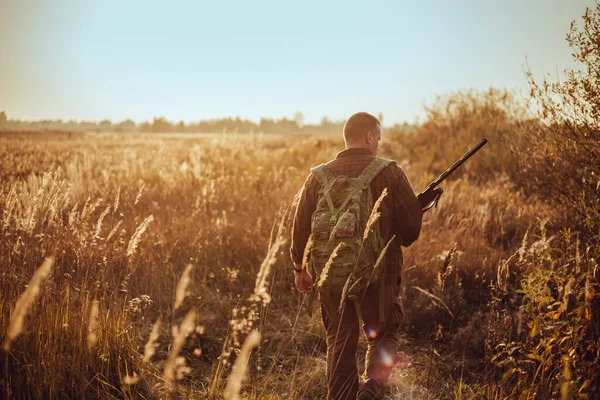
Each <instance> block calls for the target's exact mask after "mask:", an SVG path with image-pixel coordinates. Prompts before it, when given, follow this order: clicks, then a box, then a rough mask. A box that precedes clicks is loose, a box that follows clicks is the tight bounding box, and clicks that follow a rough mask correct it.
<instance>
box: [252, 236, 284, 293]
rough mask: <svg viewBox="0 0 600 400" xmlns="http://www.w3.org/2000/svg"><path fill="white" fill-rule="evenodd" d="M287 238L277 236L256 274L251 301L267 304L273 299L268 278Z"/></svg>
mask: <svg viewBox="0 0 600 400" xmlns="http://www.w3.org/2000/svg"><path fill="white" fill-rule="evenodd" d="M285 242H286V241H285V239H283V238H282V237H277V238H276V239H275V242H274V243H273V245H272V246H271V247H270V248H269V251H268V252H267V256H266V257H265V259H264V260H263V262H262V264H261V265H260V269H259V270H258V273H257V274H256V282H255V283H254V293H253V294H252V296H250V301H255V302H263V304H267V303H269V302H270V301H271V295H270V294H269V293H268V291H267V287H268V284H269V281H268V278H269V275H270V273H271V268H272V267H273V265H275V262H276V261H277V253H278V252H279V249H280V248H281V247H282V246H283V245H284V244H285Z"/></svg>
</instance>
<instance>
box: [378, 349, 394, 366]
mask: <svg viewBox="0 0 600 400" xmlns="http://www.w3.org/2000/svg"><path fill="white" fill-rule="evenodd" d="M380 356H381V362H382V363H383V364H385V365H386V366H388V367H391V366H392V365H394V356H393V355H392V354H391V353H390V352H389V351H387V350H386V349H381V350H380Z"/></svg>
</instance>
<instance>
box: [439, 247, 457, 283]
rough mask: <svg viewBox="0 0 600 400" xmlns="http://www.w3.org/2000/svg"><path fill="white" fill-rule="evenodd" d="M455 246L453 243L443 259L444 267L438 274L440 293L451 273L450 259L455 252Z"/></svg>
mask: <svg viewBox="0 0 600 400" xmlns="http://www.w3.org/2000/svg"><path fill="white" fill-rule="evenodd" d="M456 245H457V243H454V246H452V248H451V249H450V251H449V252H448V255H447V256H446V258H445V259H444V265H443V266H442V271H441V272H440V291H441V292H443V291H444V288H445V287H446V280H447V279H448V277H449V276H450V274H451V273H452V265H451V263H452V257H454V253H455V252H456Z"/></svg>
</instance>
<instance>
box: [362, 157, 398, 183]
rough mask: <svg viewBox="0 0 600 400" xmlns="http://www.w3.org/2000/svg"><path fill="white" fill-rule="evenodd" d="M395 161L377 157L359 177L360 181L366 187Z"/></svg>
mask: <svg viewBox="0 0 600 400" xmlns="http://www.w3.org/2000/svg"><path fill="white" fill-rule="evenodd" d="M393 162H394V161H393V160H388V159H387V158H382V157H377V158H375V159H374V160H373V161H371V162H370V163H369V165H367V166H366V168H365V169H364V170H363V172H362V173H361V174H360V175H359V176H358V179H359V180H360V181H361V183H362V184H363V185H364V187H366V186H367V185H369V184H370V183H371V181H372V180H373V179H374V178H375V177H376V176H377V175H378V174H379V173H380V172H381V171H382V170H383V169H384V168H385V167H387V166H388V165H390V164H392V163H393Z"/></svg>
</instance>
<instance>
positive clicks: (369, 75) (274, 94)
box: [0, 0, 594, 124]
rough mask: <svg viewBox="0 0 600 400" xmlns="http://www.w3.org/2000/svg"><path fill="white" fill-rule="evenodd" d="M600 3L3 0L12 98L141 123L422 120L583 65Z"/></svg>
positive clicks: (8, 102) (0, 28)
mask: <svg viewBox="0 0 600 400" xmlns="http://www.w3.org/2000/svg"><path fill="white" fill-rule="evenodd" d="M593 4H594V1H593V0H589V1H584V0H560V1H559V0H527V1H522V0H521V1H517V0H509V1H506V0H505V1H492V0H489V1H487V0H477V1H476V0H472V1H444V0H439V1H423V2H419V1H398V0H396V1H393V0H390V1H351V0H347V1H324V0H323V1H312V0H305V1H298V2H290V1H282V0H278V1H259V0H255V1H168V2H167V1H162V2H155V1H140V0H129V1H128V0H122V1H113V0H104V1H92V0H79V1H76V0H72V1H69V0H57V1H43V0H39V1H31V0H1V1H0V110H5V111H6V112H7V114H8V116H9V118H20V119H27V120H31V119H44V118H63V119H76V120H81V119H85V120H100V119H103V118H109V119H111V120H113V121H118V120H122V119H125V118H128V117H129V118H133V119H134V120H136V121H138V122H139V121H141V120H147V119H151V118H152V117H153V116H166V117H167V118H168V119H170V120H175V121H179V120H184V121H186V122H188V121H194V120H199V119H207V118H216V117H223V116H235V115H239V116H241V117H242V118H250V119H253V120H257V119H258V118H259V117H260V116H267V117H281V116H284V115H285V116H289V117H292V116H293V115H294V113H295V112H296V111H301V112H302V113H304V115H305V116H306V120H307V121H309V122H312V121H315V122H316V121H319V120H320V118H321V117H322V116H324V115H327V116H328V117H330V118H332V119H344V118H346V117H347V116H348V115H350V114H351V113H353V112H355V111H359V110H364V111H368V112H371V113H374V114H376V113H379V112H382V113H383V114H384V118H385V121H384V123H386V124H391V123H395V122H402V121H413V120H414V118H415V117H416V116H418V115H420V114H421V113H422V104H423V102H424V101H430V100H431V99H433V97H434V96H435V95H436V94H444V93H448V92H450V91H454V90H458V89H464V88H482V89H485V88H487V87H489V86H496V87H508V88H511V89H518V88H524V87H525V78H524V75H523V67H524V65H525V62H526V57H527V59H528V62H529V65H530V67H531V68H532V69H533V70H534V73H535V74H536V75H538V76H541V74H542V73H544V72H550V73H552V74H554V75H555V74H556V72H557V70H562V69H564V68H566V67H570V66H571V57H570V50H569V48H568V46H567V44H566V41H565V34H566V32H567V31H568V28H569V24H570V22H571V20H573V19H577V20H580V17H581V15H582V14H583V12H584V9H585V6H593Z"/></svg>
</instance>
